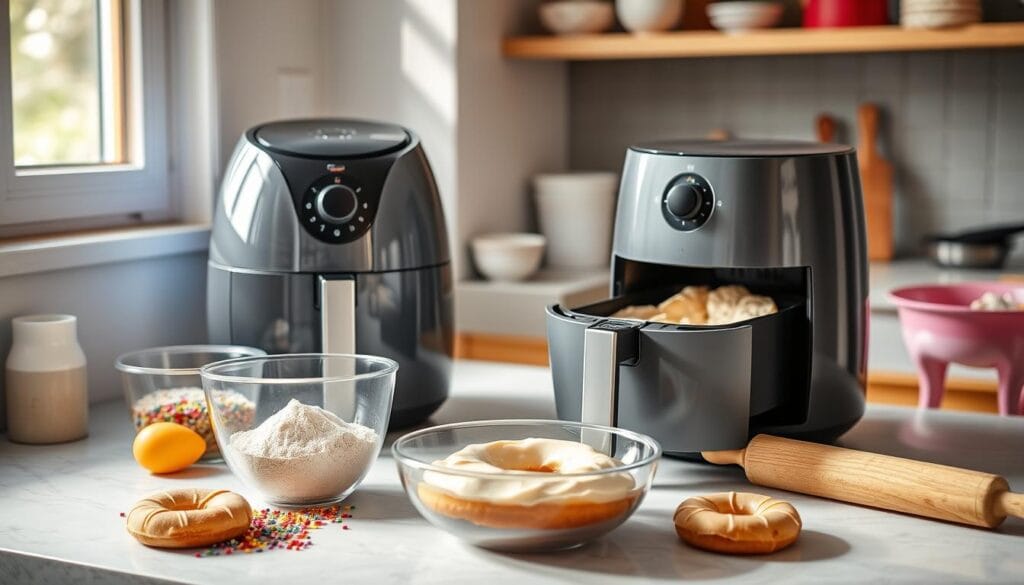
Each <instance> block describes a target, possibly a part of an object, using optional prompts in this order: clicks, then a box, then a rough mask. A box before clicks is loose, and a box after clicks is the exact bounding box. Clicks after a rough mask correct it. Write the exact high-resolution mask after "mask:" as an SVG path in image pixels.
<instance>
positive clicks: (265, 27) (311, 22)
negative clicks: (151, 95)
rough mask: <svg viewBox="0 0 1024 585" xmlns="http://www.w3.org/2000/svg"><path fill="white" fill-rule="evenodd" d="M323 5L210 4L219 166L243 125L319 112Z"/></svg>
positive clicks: (275, 0)
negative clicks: (214, 28) (217, 96)
mask: <svg viewBox="0 0 1024 585" xmlns="http://www.w3.org/2000/svg"><path fill="white" fill-rule="evenodd" d="M324 4H325V3H322V2H321V1H320V0H216V1H215V2H214V9H215V18H216V22H217V33H216V46H217V77H218V85H219V93H220V103H219V105H218V109H219V115H220V141H221V146H220V159H221V161H220V162H221V164H220V167H219V168H220V169H223V168H224V165H225V163H227V160H228V159H229V158H230V157H231V151H232V150H233V149H234V147H235V143H236V142H237V141H238V138H239V136H241V134H242V132H244V131H245V130H247V129H248V128H249V127H251V126H254V125H256V124H258V123H260V122H266V121H268V120H274V119H282V118H299V117H306V116H313V115H317V114H320V113H322V104H323V99H322V96H323V91H324V83H323V75H322V73H323V71H324V52H323V46H322V42H321V36H320V35H321V30H320V22H321V11H322V9H323V5H324ZM367 4H369V3H367Z"/></svg>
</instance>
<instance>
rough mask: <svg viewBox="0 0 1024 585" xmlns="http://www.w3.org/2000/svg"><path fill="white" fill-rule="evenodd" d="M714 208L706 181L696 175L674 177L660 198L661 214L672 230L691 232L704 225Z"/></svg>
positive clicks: (710, 191)
mask: <svg viewBox="0 0 1024 585" xmlns="http://www.w3.org/2000/svg"><path fill="white" fill-rule="evenodd" d="M714 208H715V197H714V192H713V191H712V190H711V185H710V184H708V181H707V179H705V178H704V177H702V176H700V175H698V174H696V173H683V174H681V175H676V176H675V177H673V178H672V180H671V181H669V182H668V185H666V186H665V191H664V192H663V193H662V196H661V214H662V215H663V216H664V217H665V221H666V222H668V225H670V226H672V227H673V228H675V229H677V230H679V231H683V232H691V231H693V230H695V229H697V228H699V227H700V226H702V225H704V224H705V223H706V222H707V221H708V219H709V218H710V217H711V212H712V211H714Z"/></svg>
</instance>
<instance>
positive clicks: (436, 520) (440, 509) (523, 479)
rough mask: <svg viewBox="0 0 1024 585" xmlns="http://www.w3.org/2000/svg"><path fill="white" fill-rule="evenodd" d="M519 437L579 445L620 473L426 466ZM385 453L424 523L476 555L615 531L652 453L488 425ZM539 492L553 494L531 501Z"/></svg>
mask: <svg viewBox="0 0 1024 585" xmlns="http://www.w3.org/2000/svg"><path fill="white" fill-rule="evenodd" d="M529 438H541V439H560V440H564V441H571V442H574V443H586V444H588V445H590V446H591V447H593V448H594V449H595V450H597V451H599V452H601V453H604V454H607V455H610V456H611V457H613V458H615V459H617V460H618V461H620V462H621V465H618V466H616V467H612V468H609V469H602V470H600V471H592V472H586V473H559V472H547V471H542V470H532V471H531V470H527V471H505V472H479V471H466V470H459V469H453V468H451V467H441V466H439V465H436V464H435V463H436V462H437V461H438V460H441V459H444V458H445V457H447V456H449V455H451V454H452V453H454V452H456V451H459V450H461V449H463V448H465V447H467V446H469V445H476V444H481V443H490V442H492V441H499V440H520V439H529ZM392 452H393V453H394V457H395V461H396V463H397V465H398V473H399V475H400V476H401V479H402V485H403V486H404V487H405V492H406V494H407V495H408V496H409V499H410V500H412V503H413V505H414V506H415V507H416V509H417V510H419V512H420V514H422V515H423V517H424V518H426V519H427V520H428V521H429V522H430V523H431V524H433V525H435V526H437V527H439V528H442V529H444V530H447V531H448V532H450V533H452V534H453V535H455V536H456V537H458V538H460V539H462V540H464V541H466V542H469V543H471V544H474V545H476V546H480V547H483V548H488V549H493V550H501V551H508V552H543V551H554V550H561V549H566V548H573V547H576V546H580V545H582V544H583V543H585V542H587V541H589V540H592V539H594V538H597V537H599V536H601V535H603V534H605V533H606V532H608V531H610V530H612V529H613V528H615V527H616V526H618V525H619V524H622V523H623V522H625V521H626V519H627V518H629V516H630V515H631V514H632V513H633V512H634V511H635V510H636V508H637V506H639V505H640V502H641V501H642V500H643V498H644V496H645V495H646V494H647V491H648V490H649V489H650V487H651V480H652V479H653V478H654V473H655V469H656V467H657V462H658V459H659V458H660V457H661V446H659V445H658V443H657V441H655V440H654V439H652V438H650V437H647V436H645V435H641V434H639V433H634V432H632V431H626V430H622V429H616V428H611V427H603V426H599V425H590V424H583V423H577V422H567V421H557V420H496V421H474V422H466V423H456V424H448V425H441V426H436V427H431V428H427V429H423V430H419V431H414V432H412V433H409V434H407V435H404V436H402V437H401V438H399V439H398V440H397V441H395V444H394V446H393V447H392ZM526 465H530V463H526ZM609 482H611V483H609ZM576 486H589V488H586V489H589V492H588V494H594V493H598V494H600V492H601V491H604V493H603V495H598V496H594V495H584V496H581V497H580V498H577V499H576V500H572V501H570V500H569V499H567V496H565V495H564V494H565V493H566V492H568V491H571V490H573V489H575V487H576ZM601 486H614V488H611V487H608V489H605V488H604V487H601ZM467 492H469V493H473V492H476V494H474V495H472V496H470V495H467ZM542 492H543V493H546V494H552V493H560V494H562V495H556V496H553V497H549V496H544V497H543V498H540V499H537V498H532V496H531V494H537V493H542ZM485 494H491V495H492V499H490V500H488V499H487V497H486V495H485ZM494 494H500V496H498V497H497V498H494V497H493V495H494ZM581 504H582V506H581ZM541 518H543V519H544V520H539V519H541ZM541 524H546V526H545V525H541Z"/></svg>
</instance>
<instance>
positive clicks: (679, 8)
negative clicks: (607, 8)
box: [615, 0, 684, 33]
mask: <svg viewBox="0 0 1024 585" xmlns="http://www.w3.org/2000/svg"><path fill="white" fill-rule="evenodd" d="M683 6H684V4H683V0H615V14H616V16H618V17H619V23H621V24H622V28H624V29H626V30H628V31H629V32H633V33H647V32H661V31H666V30H669V29H672V28H675V26H676V25H677V24H679V20H680V18H682V16H683Z"/></svg>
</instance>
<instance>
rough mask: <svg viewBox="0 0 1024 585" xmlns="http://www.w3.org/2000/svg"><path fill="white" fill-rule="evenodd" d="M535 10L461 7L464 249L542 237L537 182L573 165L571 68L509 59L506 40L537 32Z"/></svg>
mask: <svg viewBox="0 0 1024 585" xmlns="http://www.w3.org/2000/svg"><path fill="white" fill-rule="evenodd" d="M528 4H529V5H528ZM535 4H536V3H535V2H534V3H526V2H478V1H474V0H462V1H461V2H459V43H458V78H459V115H458V152H457V155H458V198H459V201H458V214H459V215H458V224H457V231H458V234H459V238H458V240H457V242H456V243H453V245H455V246H459V247H460V248H461V250H463V251H465V249H466V245H467V242H468V241H469V240H470V239H471V238H472V237H473V236H475V235H478V234H481V233H485V232H507V231H524V230H529V231H536V230H537V226H536V219H535V213H534V205H533V200H532V196H531V190H530V189H531V188H530V178H531V177H532V176H533V175H535V174H537V173H540V172H545V171H561V170H565V168H566V165H567V159H568V155H569V152H568V82H567V71H568V66H567V65H566V64H565V63H537V62H526V61H515V60H509V59H505V58H504V57H503V56H502V55H501V39H502V38H503V37H505V36H507V35H509V34H512V33H513V32H517V31H522V30H524V29H528V28H530V22H529V21H531V20H533V18H532V17H533V15H534V14H535V12H536V11H535V9H534V8H533V7H532V6H533V5H535ZM524 21H525V22H524ZM469 268H470V267H469V263H468V262H464V263H462V264H461V265H460V266H459V269H460V272H459V275H460V276H461V277H463V278H465V277H467V276H469V274H470V270H469Z"/></svg>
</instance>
